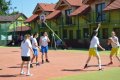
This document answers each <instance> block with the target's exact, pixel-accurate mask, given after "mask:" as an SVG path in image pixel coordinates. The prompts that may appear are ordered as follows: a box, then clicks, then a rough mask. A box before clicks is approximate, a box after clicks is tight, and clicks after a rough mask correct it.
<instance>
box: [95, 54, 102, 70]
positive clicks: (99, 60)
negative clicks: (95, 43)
mask: <svg viewBox="0 0 120 80" xmlns="http://www.w3.org/2000/svg"><path fill="white" fill-rule="evenodd" d="M96 58H97V60H98V66H99V70H102V66H101V58H100V55H99V54H98V53H97V54H96Z"/></svg>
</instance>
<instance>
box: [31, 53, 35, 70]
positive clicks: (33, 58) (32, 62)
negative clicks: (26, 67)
mask: <svg viewBox="0 0 120 80" xmlns="http://www.w3.org/2000/svg"><path fill="white" fill-rule="evenodd" d="M34 59H35V55H34V54H33V57H32V59H31V64H30V67H31V68H32V67H33V65H32V63H33V60H34Z"/></svg>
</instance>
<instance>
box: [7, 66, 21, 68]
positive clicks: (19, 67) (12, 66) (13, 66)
mask: <svg viewBox="0 0 120 80" xmlns="http://www.w3.org/2000/svg"><path fill="white" fill-rule="evenodd" d="M8 68H21V67H20V66H11V67H8Z"/></svg>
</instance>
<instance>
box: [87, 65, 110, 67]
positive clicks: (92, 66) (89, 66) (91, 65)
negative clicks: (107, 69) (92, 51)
mask: <svg viewBox="0 0 120 80" xmlns="http://www.w3.org/2000/svg"><path fill="white" fill-rule="evenodd" d="M101 66H109V64H103V65H101ZM87 67H98V65H88V66H87Z"/></svg>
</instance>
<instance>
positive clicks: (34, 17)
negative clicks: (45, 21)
mask: <svg viewBox="0 0 120 80" xmlns="http://www.w3.org/2000/svg"><path fill="white" fill-rule="evenodd" d="M37 17H38V15H37V14H33V15H32V16H31V17H29V18H28V19H27V20H26V21H25V22H31V21H33V20H34V19H36V18H37Z"/></svg>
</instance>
